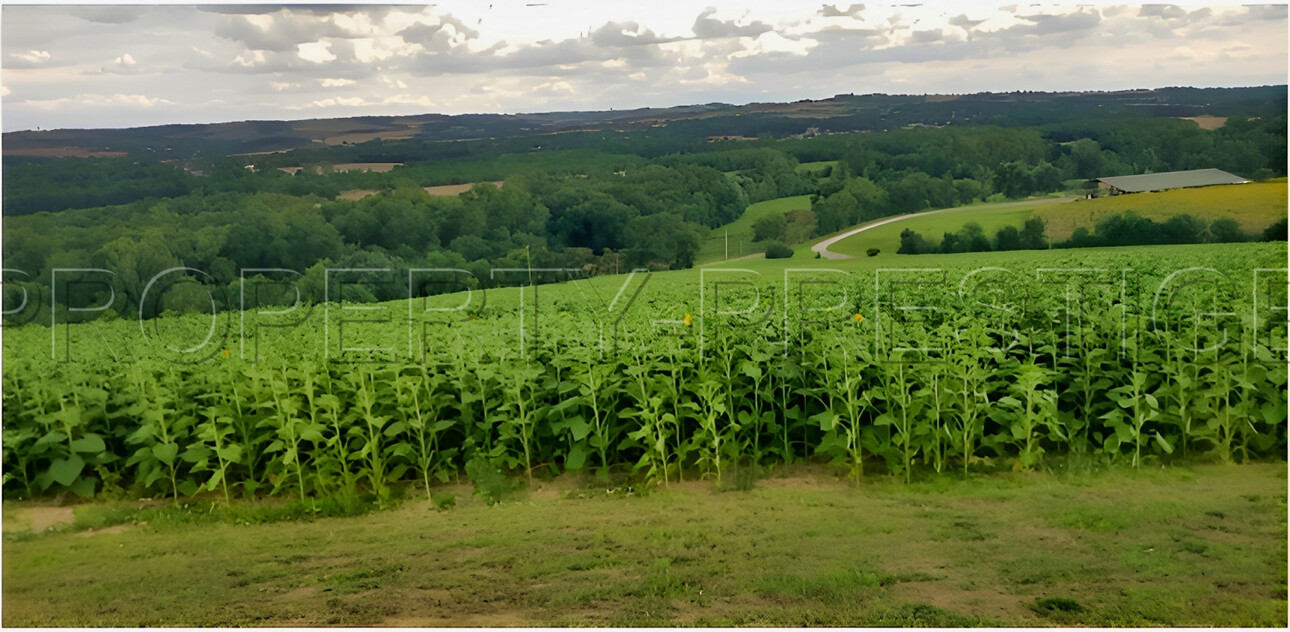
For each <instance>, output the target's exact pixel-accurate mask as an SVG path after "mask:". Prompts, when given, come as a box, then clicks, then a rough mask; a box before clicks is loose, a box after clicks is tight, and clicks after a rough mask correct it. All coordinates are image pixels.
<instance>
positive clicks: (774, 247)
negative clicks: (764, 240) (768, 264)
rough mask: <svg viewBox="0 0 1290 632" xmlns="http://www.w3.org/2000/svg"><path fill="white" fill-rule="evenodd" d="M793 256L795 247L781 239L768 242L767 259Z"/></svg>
mask: <svg viewBox="0 0 1290 632" xmlns="http://www.w3.org/2000/svg"><path fill="white" fill-rule="evenodd" d="M791 256H793V249H792V248H789V247H788V245H786V244H784V243H783V242H780V241H772V242H770V243H768V244H766V258H767V259H787V258H789V257H791Z"/></svg>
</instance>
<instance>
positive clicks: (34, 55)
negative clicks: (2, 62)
mask: <svg viewBox="0 0 1290 632" xmlns="http://www.w3.org/2000/svg"><path fill="white" fill-rule="evenodd" d="M9 56H10V57H14V58H17V59H19V60H22V61H25V62H27V63H29V64H43V63H45V62H47V61H49V60H50V54H49V51H47V50H29V51H25V52H21V53H9Z"/></svg>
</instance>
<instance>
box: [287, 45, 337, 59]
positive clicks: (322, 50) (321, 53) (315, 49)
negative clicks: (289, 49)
mask: <svg viewBox="0 0 1290 632" xmlns="http://www.w3.org/2000/svg"><path fill="white" fill-rule="evenodd" d="M296 55H297V56H298V57H300V58H301V59H303V60H305V61H311V62H313V63H315V64H322V63H326V62H329V61H335V59H336V56H335V55H333V54H332V52H331V44H330V43H329V42H308V43H305V44H297V45H296Z"/></svg>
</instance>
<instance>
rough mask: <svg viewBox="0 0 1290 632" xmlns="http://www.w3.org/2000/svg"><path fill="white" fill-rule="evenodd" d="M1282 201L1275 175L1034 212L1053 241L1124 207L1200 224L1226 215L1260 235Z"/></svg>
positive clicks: (1282, 188)
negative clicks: (1193, 219)
mask: <svg viewBox="0 0 1290 632" xmlns="http://www.w3.org/2000/svg"><path fill="white" fill-rule="evenodd" d="M1286 201H1287V188H1286V179H1285V178H1278V179H1276V180H1271V181H1267V182H1251V183H1249V184H1230V185H1223V186H1212V187H1199V188H1195V189H1174V190H1171V191H1157V192H1154V193H1133V194H1129V195H1116V196H1111V197H1102V198H1097V199H1094V200H1083V199H1080V200H1075V201H1074V202H1071V203H1070V204H1067V205H1062V206H1049V207H1044V208H1040V209H1036V210H1035V214H1036V215H1038V216H1040V217H1042V218H1044V220H1045V221H1047V227H1046V231H1045V232H1046V233H1047V235H1048V236H1049V237H1050V238H1052V239H1058V240H1061V239H1068V238H1070V236H1071V233H1072V232H1073V231H1074V230H1075V228H1077V227H1079V226H1085V227H1087V228H1089V230H1092V229H1093V227H1094V226H1095V225H1096V224H1097V223H1098V222H1099V221H1101V220H1103V219H1105V218H1106V217H1108V216H1110V215H1114V214H1116V213H1123V212H1125V211H1134V212H1136V213H1137V214H1139V215H1141V216H1143V217H1147V218H1150V219H1153V220H1156V221H1163V220H1167V219H1169V218H1170V217H1172V216H1174V215H1179V214H1182V213H1186V214H1189V215H1193V216H1195V217H1198V218H1200V219H1203V220H1205V221H1206V222H1212V221H1214V220H1216V219H1224V218H1230V219H1234V220H1236V222H1237V223H1238V224H1240V225H1241V230H1243V231H1245V232H1247V233H1254V234H1261V233H1262V232H1263V229H1265V228H1267V227H1268V226H1269V225H1271V224H1272V223H1274V222H1276V221H1277V220H1279V219H1285V217H1286V213H1287V203H1286ZM1023 221H1024V220H1023Z"/></svg>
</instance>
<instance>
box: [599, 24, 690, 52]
mask: <svg viewBox="0 0 1290 632" xmlns="http://www.w3.org/2000/svg"><path fill="white" fill-rule="evenodd" d="M676 39H677V38H675V37H659V36H658V35H655V34H654V31H651V30H649V29H645V30H641V27H640V24H637V23H636V22H605V24H604V26H601V27H600V28H598V29H596V30H594V31H592V32H591V43H592V44H594V45H596V46H606V47H621V46H645V45H649V44H659V43H662V42H673V41H676Z"/></svg>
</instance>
